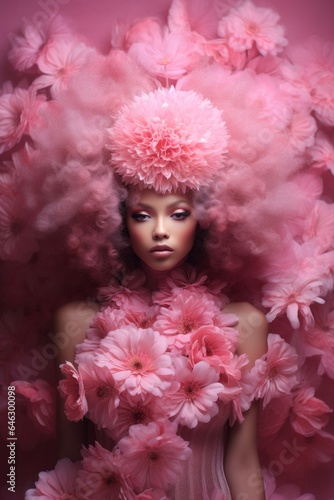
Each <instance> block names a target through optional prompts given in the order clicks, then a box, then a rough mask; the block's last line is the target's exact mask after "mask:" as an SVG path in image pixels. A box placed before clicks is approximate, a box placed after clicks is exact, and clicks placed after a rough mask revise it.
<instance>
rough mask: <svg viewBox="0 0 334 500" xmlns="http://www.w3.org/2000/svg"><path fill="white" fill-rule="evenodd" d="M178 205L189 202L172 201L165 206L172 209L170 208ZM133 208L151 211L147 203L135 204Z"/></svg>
mask: <svg viewBox="0 0 334 500" xmlns="http://www.w3.org/2000/svg"><path fill="white" fill-rule="evenodd" d="M180 203H187V204H189V201H188V200H186V199H180V200H176V201H173V202H172V203H170V204H169V205H167V208H172V207H174V206H176V205H180ZM135 206H136V207H140V208H148V209H152V206H151V205H148V204H147V203H143V202H142V201H139V202H138V203H136V205H135Z"/></svg>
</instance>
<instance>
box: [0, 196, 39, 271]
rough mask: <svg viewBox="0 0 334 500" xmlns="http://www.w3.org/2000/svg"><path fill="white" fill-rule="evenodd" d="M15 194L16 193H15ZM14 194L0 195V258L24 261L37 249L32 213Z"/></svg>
mask: <svg viewBox="0 0 334 500" xmlns="http://www.w3.org/2000/svg"><path fill="white" fill-rule="evenodd" d="M15 194H16V195H17V193H15ZM24 203H25V202H23V201H22V199H21V200H18V199H17V198H16V197H14V196H6V195H3V196H1V197H0V258H1V259H3V260H17V261H19V262H22V263H25V262H28V261H29V260H30V258H31V257H32V255H33V254H34V253H35V252H37V250H38V249H39V244H38V242H37V240H36V234H35V231H34V230H33V228H32V226H31V223H32V220H31V219H32V217H33V214H31V212H30V210H27V207H25V206H24Z"/></svg>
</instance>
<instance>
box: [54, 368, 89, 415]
mask: <svg viewBox="0 0 334 500" xmlns="http://www.w3.org/2000/svg"><path fill="white" fill-rule="evenodd" d="M60 369H61V372H62V374H63V375H65V377H66V378H65V379H63V380H60V382H59V386H58V389H59V392H60V394H61V395H62V397H63V398H64V400H65V403H64V409H65V413H66V416H67V418H68V419H69V420H73V421H74V422H78V420H81V419H82V418H83V417H84V416H85V415H86V413H87V410H88V405H87V400H86V396H85V389H84V385H83V381H82V377H81V375H80V374H79V372H78V370H77V369H76V368H75V367H74V366H73V364H72V363H70V362H69V361H65V363H64V364H62V365H60Z"/></svg>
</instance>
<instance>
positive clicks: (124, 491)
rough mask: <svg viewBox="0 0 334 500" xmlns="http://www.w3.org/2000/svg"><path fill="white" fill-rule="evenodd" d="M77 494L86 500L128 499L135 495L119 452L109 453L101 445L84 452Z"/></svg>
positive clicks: (90, 447) (96, 444)
mask: <svg viewBox="0 0 334 500" xmlns="http://www.w3.org/2000/svg"><path fill="white" fill-rule="evenodd" d="M82 456H83V460H82V467H81V469H80V470H79V472H78V479H77V492H78V494H79V495H80V496H79V498H80V499H81V498H82V499H85V500H96V499H99V500H110V499H114V498H115V499H116V498H128V497H130V495H131V494H133V491H132V489H131V488H130V485H129V481H128V474H125V473H124V470H125V463H124V459H123V458H122V457H121V456H120V454H119V452H117V451H116V452H112V451H108V450H106V449H105V448H103V447H102V446H101V445H100V444H99V443H97V442H96V443H95V446H92V445H90V446H89V448H88V449H85V448H83V451H82Z"/></svg>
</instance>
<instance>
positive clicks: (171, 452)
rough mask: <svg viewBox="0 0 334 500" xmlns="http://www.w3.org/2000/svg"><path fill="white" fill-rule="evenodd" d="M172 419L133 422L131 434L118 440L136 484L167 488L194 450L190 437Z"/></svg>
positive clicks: (142, 486) (141, 488) (140, 487)
mask: <svg viewBox="0 0 334 500" xmlns="http://www.w3.org/2000/svg"><path fill="white" fill-rule="evenodd" d="M176 430H177V427H176V425H173V424H172V423H171V422H168V421H167V422H165V423H158V422H151V423H149V424H148V425H140V424H139V425H133V426H132V427H131V428H130V430H129V436H126V437H124V438H123V439H121V441H120V442H119V443H118V446H119V449H120V450H121V452H122V454H123V458H124V462H125V464H126V467H127V470H128V471H129V474H130V477H131V479H132V481H133V484H134V485H135V487H136V488H138V489H139V490H140V491H142V490H144V489H145V488H162V489H167V488H168V487H169V486H170V485H172V484H173V483H175V482H176V480H177V477H178V476H179V474H180V473H181V471H182V462H183V461H184V460H187V459H188V458H189V456H190V454H191V450H190V448H188V446H187V445H188V443H187V441H184V440H183V439H182V438H181V437H180V436H178V435H177V434H176Z"/></svg>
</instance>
